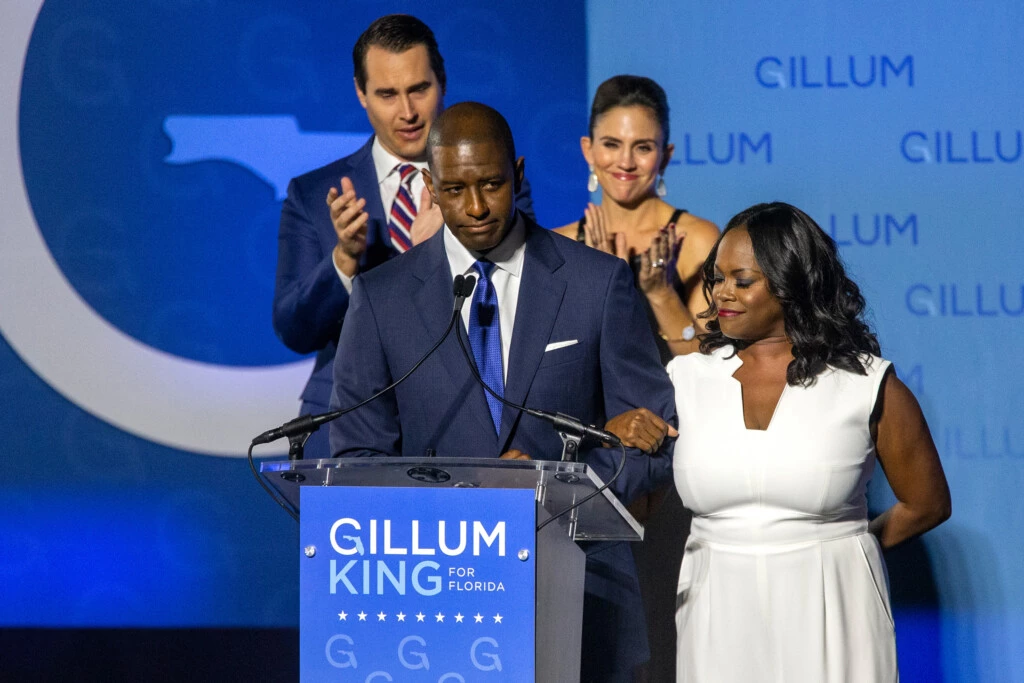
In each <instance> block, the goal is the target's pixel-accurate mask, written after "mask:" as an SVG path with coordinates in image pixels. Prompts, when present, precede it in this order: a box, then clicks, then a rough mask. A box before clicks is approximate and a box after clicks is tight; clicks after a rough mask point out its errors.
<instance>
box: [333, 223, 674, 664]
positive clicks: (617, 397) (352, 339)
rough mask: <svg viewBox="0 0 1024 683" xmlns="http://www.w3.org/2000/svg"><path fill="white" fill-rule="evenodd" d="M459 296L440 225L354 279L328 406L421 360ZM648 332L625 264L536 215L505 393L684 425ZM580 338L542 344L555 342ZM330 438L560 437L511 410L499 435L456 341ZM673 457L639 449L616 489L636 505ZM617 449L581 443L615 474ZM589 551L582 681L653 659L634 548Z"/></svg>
mask: <svg viewBox="0 0 1024 683" xmlns="http://www.w3.org/2000/svg"><path fill="white" fill-rule="evenodd" d="M446 229H447V228H446ZM453 303H454V301H453V295H452V278H451V271H450V267H449V265H448V259H447V256H446V254H445V250H444V240H443V235H442V234H441V233H440V232H439V233H438V234H437V235H435V236H434V237H433V238H431V239H430V240H428V241H427V242H425V243H423V244H421V245H419V246H418V247H416V248H414V249H412V250H410V251H409V252H408V253H407V254H405V255H404V256H403V257H402V258H401V259H400V260H395V261H391V262H388V263H386V264H383V265H381V266H379V267H378V268H376V269H374V270H373V271H371V272H368V273H364V274H362V275H360V276H359V277H358V278H356V280H355V285H354V288H353V291H352V300H351V303H350V305H349V310H348V316H347V322H346V324H345V326H344V328H343V329H342V331H341V338H340V341H339V346H338V354H337V357H336V359H335V367H334V380H335V382H334V393H333V395H332V400H331V406H332V408H334V407H340V406H350V405H354V404H356V403H357V402H358V401H360V400H362V399H364V398H366V397H368V396H370V395H371V394H372V393H374V391H376V390H378V389H381V388H383V387H385V386H387V385H388V384H389V383H391V382H392V381H393V380H394V379H395V378H397V377H400V376H401V375H402V374H404V373H405V372H406V371H407V370H408V369H409V368H411V367H412V366H413V364H414V363H415V362H416V361H417V360H418V359H419V358H420V357H421V356H422V355H423V354H424V353H425V352H426V351H427V349H429V348H430V346H431V345H432V344H433V343H434V342H435V341H436V340H437V339H439V338H440V336H441V335H442V333H443V332H444V329H445V326H446V325H447V323H448V321H449V320H450V317H451V311H452V307H453ZM458 324H459V325H460V326H461V324H462V323H461V321H459V323H458ZM649 329H650V327H649V325H648V323H647V319H646V317H645V314H644V309H643V307H642V305H641V302H640V299H639V295H638V293H637V291H636V288H635V287H634V285H633V274H632V272H631V271H630V269H629V266H628V265H627V264H626V262H625V261H623V260H621V259H618V258H615V257H612V256H609V255H607V254H604V253H601V252H599V251H597V250H596V249H591V248H589V247H586V246H584V245H581V244H578V243H577V242H574V241H573V240H570V239H566V238H564V237H562V236H560V235H557V234H554V233H551V232H548V231H547V230H544V229H543V228H539V227H537V226H536V225H535V224H534V223H533V222H532V221H527V229H526V251H525V257H524V262H523V271H522V279H521V282H520V289H519V303H518V307H517V311H516V321H515V326H514V329H513V334H512V344H511V349H510V352H509V361H508V371H507V373H506V374H507V379H506V387H505V396H506V398H507V399H508V400H510V401H512V402H515V403H520V404H525V405H527V406H530V407H534V408H540V409H544V410H549V411H559V412H564V413H567V414H569V415H573V416H575V417H577V418H580V419H581V420H583V421H584V422H587V423H590V424H598V425H604V424H605V422H606V421H607V420H608V418H609V417H612V416H615V415H618V414H619V413H622V412H624V411H626V410H628V409H630V408H635V407H638V406H644V407H647V408H649V409H651V410H652V411H654V412H655V413H657V414H659V415H661V416H663V417H664V418H665V419H666V420H669V421H671V422H673V423H674V422H675V400H674V395H673V390H672V386H671V383H670V382H669V380H668V376H667V374H666V373H665V370H664V368H663V367H662V365H661V362H660V360H659V358H658V352H657V349H656V347H655V344H654V340H653V337H652V335H651V334H650V333H649V332H648V330H649ZM463 335H465V331H464V330H463ZM453 336H454V335H453ZM572 340H576V343H574V344H572V345H569V346H564V347H562V348H558V349H554V350H551V351H545V348H546V347H547V345H548V344H552V343H555V342H562V341H572ZM330 440H331V451H332V453H333V454H334V455H336V456H364V455H402V456H407V457H420V456H423V455H424V454H425V452H426V450H427V449H428V448H431V449H434V450H435V451H436V453H437V455H439V456H444V457H481V458H495V457H498V456H499V455H500V454H502V453H504V452H505V451H507V450H508V449H510V448H517V449H519V450H521V451H523V452H525V453H528V454H530V455H531V456H532V457H534V458H547V459H555V458H558V457H560V455H561V440H560V439H559V437H558V435H557V433H556V432H555V430H554V429H553V428H552V427H551V426H550V425H549V424H547V423H546V422H543V421H541V420H539V419H536V418H533V417H530V416H528V415H522V414H520V413H518V412H517V411H515V410H514V409H512V408H509V407H506V408H505V410H504V413H503V415H502V429H501V433H500V434H498V435H496V434H495V432H494V427H493V423H492V422H491V418H490V415H489V413H488V409H487V403H486V400H485V399H484V393H483V389H482V388H481V387H480V386H479V384H477V382H476V381H475V380H474V379H473V377H472V375H471V374H470V371H469V369H468V367H467V363H466V360H465V359H464V358H463V357H462V353H461V351H460V350H459V347H458V344H457V341H456V340H455V339H454V338H449V339H447V340H446V341H445V343H444V344H442V345H441V347H440V348H439V349H438V350H437V351H436V352H435V354H434V355H433V356H431V357H430V358H429V359H428V360H427V361H426V362H425V363H424V364H423V365H422V366H421V367H420V368H419V369H418V370H417V371H416V372H415V373H414V374H413V375H411V376H410V377H409V379H408V380H406V381H405V382H404V383H403V384H401V385H400V386H399V387H398V388H397V389H396V390H395V391H394V392H393V393H389V394H387V395H385V396H383V397H381V398H380V399H378V400H377V401H375V402H373V403H370V404H368V405H366V406H364V407H363V408H361V409H359V410H357V411H354V412H352V413H349V414H348V415H345V416H344V417H342V418H340V419H338V420H336V421H335V422H333V423H331V427H330ZM669 453H670V445H669V444H666V445H665V446H664V447H663V449H662V452H661V453H660V454H659V455H658V456H657V457H648V456H645V455H643V454H640V453H638V452H635V451H634V452H632V453H631V454H630V455H629V456H628V457H627V464H626V468H625V470H624V472H623V474H622V475H621V476H620V478H619V479H618V480H617V481H616V482H615V484H613V487H612V488H613V490H614V491H615V493H616V495H617V496H618V497H619V498H620V499H621V500H622V501H623V502H626V503H628V502H629V501H631V500H633V499H634V498H635V497H636V496H638V495H640V494H641V493H644V492H646V491H648V490H650V489H651V488H652V487H654V486H657V485H658V484H660V483H662V482H665V481H668V480H669V479H670V478H671V463H670V457H669ZM619 457H620V451H618V450H617V449H616V450H614V451H611V450H608V449H603V448H596V449H589V450H586V451H583V452H582V459H583V460H584V461H586V462H587V463H588V464H590V465H591V466H592V467H593V468H594V469H595V470H596V471H597V472H598V474H599V475H600V476H601V477H602V478H604V479H605V480H606V481H607V480H608V479H609V478H610V477H611V474H612V472H613V471H614V466H615V465H616V464H617V463H618V459H619ZM588 555H589V559H588V576H587V596H586V605H585V608H584V625H585V628H584V657H583V662H584V668H585V671H584V674H585V677H587V676H586V674H587V671H586V667H587V666H588V662H589V663H594V664H596V665H597V666H598V667H599V669H598V671H602V670H606V669H610V668H613V667H614V668H621V669H626V668H629V667H631V666H633V665H635V664H638V663H640V662H642V661H644V660H645V659H646V658H647V640H646V629H645V627H644V618H643V610H642V607H641V603H640V596H639V587H638V585H637V579H636V569H635V567H634V565H633V561H632V557H631V555H630V553H629V550H628V547H626V546H625V544H621V543H618V544H603V545H600V546H595V547H592V548H590V549H589V550H588ZM598 678H600V676H599V677H598Z"/></svg>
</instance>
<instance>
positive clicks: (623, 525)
mask: <svg viewBox="0 0 1024 683" xmlns="http://www.w3.org/2000/svg"><path fill="white" fill-rule="evenodd" d="M260 472H261V473H262V474H263V476H264V478H265V479H266V480H267V482H268V483H269V484H270V485H271V486H272V487H273V488H274V489H275V490H277V492H278V493H279V494H280V495H281V496H282V497H283V498H284V499H285V500H286V501H287V502H288V503H289V504H290V505H291V506H292V507H293V508H294V509H295V510H296V511H298V509H299V487H301V486H381V487H423V486H428V487H453V488H492V489H522V488H532V489H535V490H536V494H537V502H538V503H539V508H538V521H539V522H542V521H544V519H546V518H547V517H550V516H551V515H556V514H558V513H560V512H562V511H563V510H565V509H566V508H568V507H569V506H570V505H572V504H574V503H576V502H577V501H579V500H581V499H582V498H585V497H586V496H588V495H589V494H591V493H593V492H594V491H596V490H597V489H598V488H600V487H601V486H603V485H604V482H602V481H601V479H600V477H598V476H597V475H596V474H594V472H592V471H591V469H590V468H589V467H587V465H586V464H584V463H580V462H562V461H559V460H500V459H497V458H390V457H378V458H372V457H371V458H327V459H324V460H270V461H267V462H264V463H262V464H261V465H260ZM542 511H543V512H542ZM555 523H556V524H562V525H564V526H565V528H567V529H568V531H569V534H570V535H571V536H572V538H573V540H576V541H641V540H643V537H644V531H643V527H642V526H640V523H639V522H637V521H636V520H635V519H633V516H632V515H630V514H629V512H628V511H627V510H626V508H625V507H624V506H623V505H622V503H620V502H619V500H618V499H617V498H616V497H615V496H614V495H613V494H612V493H611V492H610V491H608V490H605V491H603V492H601V494H599V495H597V496H594V497H593V498H591V499H590V500H588V501H587V502H586V503H583V505H581V506H579V507H578V508H576V509H575V510H573V511H572V512H571V513H567V514H565V515H563V518H562V519H561V520H559V521H558V522H555Z"/></svg>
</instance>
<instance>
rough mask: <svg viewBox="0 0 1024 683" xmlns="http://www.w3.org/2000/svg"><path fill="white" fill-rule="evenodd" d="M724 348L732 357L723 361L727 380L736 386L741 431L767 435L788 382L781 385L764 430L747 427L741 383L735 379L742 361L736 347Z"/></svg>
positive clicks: (786, 390) (786, 389) (787, 388)
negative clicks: (725, 364)
mask: <svg viewBox="0 0 1024 683" xmlns="http://www.w3.org/2000/svg"><path fill="white" fill-rule="evenodd" d="M725 348H729V349H732V356H731V357H727V358H725V359H724V360H725V361H726V363H727V370H728V371H729V380H730V381H731V382H733V383H734V384H735V385H736V396H737V397H738V398H739V420H740V425H741V426H742V427H743V430H744V431H746V432H755V433H767V432H768V431H769V430H770V429H771V428H772V425H774V424H775V418H776V417H777V416H778V414H779V407H780V406H781V405H782V400H783V399H784V398H786V393H787V392H788V391H789V382H786V383H785V384H784V385H782V393H781V394H779V398H778V400H777V401H776V402H775V407H774V408H773V409H772V416H771V417H770V418H769V419H768V424H767V425H765V428H764V429H758V428H756V427H748V426H747V419H746V417H745V415H746V410H745V408H746V406H745V401H744V398H743V382H741V381H739V380H738V379H736V372H737V371H738V370H739V369H740V368H741V367H742V366H743V359H742V358H740V355H739V353H738V352H737V350H736V347H734V346H731V345H730V346H728V347H725Z"/></svg>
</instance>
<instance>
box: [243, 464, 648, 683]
mask: <svg viewBox="0 0 1024 683" xmlns="http://www.w3.org/2000/svg"><path fill="white" fill-rule="evenodd" d="M260 470H261V473H262V476H263V477H264V478H265V479H266V480H267V481H268V483H269V484H270V485H271V486H272V487H273V488H274V489H275V490H276V491H277V493H278V494H279V495H280V496H281V497H282V498H283V499H284V500H285V501H286V502H287V504H288V505H290V506H292V507H293V508H294V509H295V510H296V511H299V510H300V509H301V510H302V516H301V518H300V525H299V540H300V544H299V545H300V548H299V568H300V572H299V575H300V591H299V595H300V598H299V599H300V610H299V640H300V677H301V680H303V681H306V680H309V681H313V680H326V679H328V678H329V679H330V680H343V681H347V680H352V681H393V680H395V681H398V680H400V681H420V680H422V681H450V682H452V683H454V682H456V681H461V682H462V683H469V682H470V681H517V682H521V681H530V680H535V681H540V682H544V683H547V682H548V681H550V682H553V683H561V682H563V681H578V680H579V666H580V633H581V628H582V613H583V578H584V569H585V561H586V558H585V555H584V552H583V551H582V550H581V549H580V548H579V547H578V546H577V545H576V542H582V541H639V540H642V539H643V528H642V527H641V526H640V524H639V523H638V522H637V521H636V520H635V519H633V517H632V516H631V515H630V514H629V512H627V511H626V509H625V508H624V507H623V505H622V504H621V503H620V502H619V501H618V499H616V498H615V496H614V495H612V494H611V492H610V491H607V490H605V491H603V492H601V493H600V494H597V495H596V496H593V497H591V498H590V499H589V500H587V501H586V502H584V503H582V504H581V505H579V506H578V507H575V508H573V509H572V510H571V511H570V512H568V513H565V514H561V515H560V513H563V511H565V510H566V509H568V508H570V507H571V506H573V505H574V504H576V503H578V502H579V501H581V500H582V499H584V498H586V497H587V496H589V495H591V494H593V493H594V492H595V491H597V490H598V489H599V488H600V487H601V486H602V485H603V482H602V481H601V480H600V478H599V477H598V476H597V475H596V474H594V473H593V472H592V471H591V470H590V468H588V467H587V465H586V464H584V463H576V462H561V461H550V460H528V461H527V460H500V459H492V458H428V459H419V458H334V459H326V460H298V461H268V462H264V463H262V465H261V468H260ZM556 515H560V516H559V517H558V518H557V519H554V520H552V519H551V518H552V517H553V516H556ZM546 522H547V523H546ZM542 525H543V526H542ZM540 526H542V528H540V530H539V531H538V527H540Z"/></svg>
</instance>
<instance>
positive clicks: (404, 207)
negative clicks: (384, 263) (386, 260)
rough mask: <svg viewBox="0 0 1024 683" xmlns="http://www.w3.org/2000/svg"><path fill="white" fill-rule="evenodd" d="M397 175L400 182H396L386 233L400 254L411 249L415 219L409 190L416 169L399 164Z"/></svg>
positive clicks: (414, 210)
mask: <svg viewBox="0 0 1024 683" xmlns="http://www.w3.org/2000/svg"><path fill="white" fill-rule="evenodd" d="M398 173H399V175H401V180H399V181H398V192H397V193H396V194H395V201H394V203H393V204H392V205H391V218H390V219H389V220H388V232H389V233H390V234H391V244H392V245H394V247H395V249H397V250H398V253H399V254H402V253H404V252H406V251H408V250H409V249H411V248H412V235H411V234H410V230H411V229H412V220H413V219H414V218H416V204H415V203H413V201H412V194H410V192H409V188H410V187H411V186H412V177H413V175H415V174H416V167H415V166H413V165H412V164H399V165H398Z"/></svg>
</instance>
